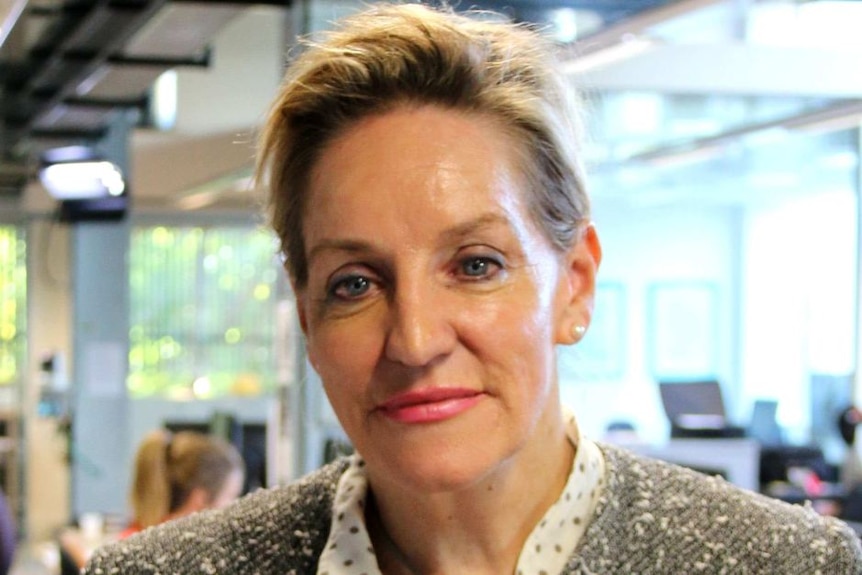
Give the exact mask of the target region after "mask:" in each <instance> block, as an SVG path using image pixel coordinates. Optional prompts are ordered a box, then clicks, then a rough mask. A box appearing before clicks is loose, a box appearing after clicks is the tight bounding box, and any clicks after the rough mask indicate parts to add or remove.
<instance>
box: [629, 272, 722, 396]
mask: <svg viewBox="0 0 862 575" xmlns="http://www.w3.org/2000/svg"><path fill="white" fill-rule="evenodd" d="M718 318H719V316H718V287H717V286H716V285H715V284H714V283H712V282H661V283H655V284H652V285H650V286H649V288H648V293H647V334H646V336H647V346H648V350H647V351H648V354H647V357H648V358H649V362H650V369H651V371H652V374H653V376H654V377H655V378H656V379H658V380H672V379H688V378H702V377H714V376H715V374H716V371H717V368H718V366H717V364H718Z"/></svg>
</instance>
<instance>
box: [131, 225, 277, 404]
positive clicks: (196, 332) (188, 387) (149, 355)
mask: <svg viewBox="0 0 862 575" xmlns="http://www.w3.org/2000/svg"><path fill="white" fill-rule="evenodd" d="M276 249H277V244H276V242H275V240H274V237H273V236H272V235H271V234H269V233H267V232H264V231H262V230H258V229H251V228H232V227H220V228H205V227H166V226H149V227H136V228H135V229H134V230H133V231H132V238H131V250H130V260H129V276H130V277H129V280H130V282H129V283H130V290H131V292H130V333H129V340H130V350H129V380H128V386H129V394H130V396H131V397H136V398H140V397H147V396H154V395H158V396H167V397H174V398H182V397H218V396H225V395H258V394H261V393H267V392H269V391H271V390H273V389H274V386H275V383H276V382H275V373H276V366H275V363H276V362H275V352H276V349H275V346H276V307H277V303H278V301H279V298H280V295H281V294H282V291H283V290H284V283H285V282H284V279H283V277H282V276H283V272H282V268H281V266H280V265H279V261H278V258H277V257H276Z"/></svg>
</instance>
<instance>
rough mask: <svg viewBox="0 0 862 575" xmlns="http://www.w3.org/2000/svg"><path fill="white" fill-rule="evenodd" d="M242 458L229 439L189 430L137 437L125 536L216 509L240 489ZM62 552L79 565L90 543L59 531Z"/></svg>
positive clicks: (224, 505) (121, 537) (77, 534)
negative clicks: (137, 442)
mask: <svg viewBox="0 0 862 575" xmlns="http://www.w3.org/2000/svg"><path fill="white" fill-rule="evenodd" d="M244 481H245V463H244V462H243V459H242V456H241V455H240V453H239V451H237V449H236V448H235V447H234V446H233V445H231V444H230V443H228V442H226V441H224V440H222V439H219V438H218V437H215V436H212V435H206V434H203V433H197V432H193V431H181V432H178V433H171V432H169V431H167V430H163V429H159V430H156V431H153V432H151V433H149V434H148V435H147V436H146V437H144V439H143V440H142V441H141V443H140V445H139V446H138V451H137V454H136V455H135V469H134V477H133V481H132V488H131V491H130V497H129V499H130V502H131V504H132V510H133V518H132V521H131V522H130V524H129V526H128V527H126V529H125V530H123V531H122V532H121V533H120V534H119V539H125V538H126V537H129V536H130V535H133V534H135V533H137V532H138V531H141V530H143V529H146V528H148V527H152V526H154V525H158V524H160V523H164V522H166V521H170V520H172V519H177V518H178V517H184V516H186V515H191V514H192V513H196V512H198V511H203V510H206V509H221V508H223V507H226V506H227V505H228V504H229V503H231V502H233V501H234V500H236V499H237V498H238V497H239V495H240V494H241V493H242V489H243V483H244ZM60 541H61V544H62V546H63V552H64V553H65V554H66V556H67V558H68V559H69V560H70V561H71V562H73V563H75V564H76V565H77V566H78V567H79V568H80V567H83V565H84V563H85V562H86V561H87V559H88V557H89V556H90V554H91V553H92V550H93V547H94V546H95V545H97V544H99V543H101V542H99V541H92V540H87V538H86V537H82V536H81V534H80V533H79V532H78V531H71V530H67V531H65V532H63V533H62V534H61V537H60Z"/></svg>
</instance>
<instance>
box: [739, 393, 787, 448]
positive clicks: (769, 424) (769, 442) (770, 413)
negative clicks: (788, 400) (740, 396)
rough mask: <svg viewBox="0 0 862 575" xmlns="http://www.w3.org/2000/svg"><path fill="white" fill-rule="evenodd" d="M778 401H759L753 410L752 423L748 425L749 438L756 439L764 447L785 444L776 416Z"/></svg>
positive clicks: (755, 403)
mask: <svg viewBox="0 0 862 575" xmlns="http://www.w3.org/2000/svg"><path fill="white" fill-rule="evenodd" d="M777 413H778V401H776V400H773V399H758V400H756V401H755V402H754V406H753V407H752V410H751V421H750V422H749V424H748V436H749V437H751V438H752V439H756V440H757V441H758V443H760V445H762V446H766V447H773V446H776V445H782V444H783V443H784V434H783V432H782V430H781V426H780V425H778V419H777V418H776V414H777Z"/></svg>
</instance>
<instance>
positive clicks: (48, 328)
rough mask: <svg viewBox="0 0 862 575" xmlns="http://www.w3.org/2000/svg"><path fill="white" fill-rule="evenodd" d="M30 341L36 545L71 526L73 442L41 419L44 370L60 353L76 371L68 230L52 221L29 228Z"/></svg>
mask: <svg viewBox="0 0 862 575" xmlns="http://www.w3.org/2000/svg"><path fill="white" fill-rule="evenodd" d="M27 241H28V250H27V260H28V261H27V270H28V299H29V315H28V336H29V342H30V343H29V355H30V362H29V364H30V369H29V370H28V373H27V378H28V380H27V385H26V393H25V397H24V405H23V412H24V418H25V436H26V438H27V441H26V448H25V465H26V468H25V469H26V487H25V494H26V520H27V521H26V525H24V526H23V527H24V531H25V533H27V535H28V536H29V537H30V538H31V539H33V540H43V539H48V538H49V537H51V536H53V534H54V533H55V532H56V529H57V527H59V526H61V525H64V524H66V523H67V522H68V520H69V505H70V504H69V496H70V493H69V467H68V463H67V454H68V448H69V446H68V440H67V436H66V435H65V434H64V433H63V432H62V431H61V429H60V421H59V420H57V419H55V418H46V417H39V416H38V415H37V412H36V410H37V403H38V399H39V384H40V381H41V373H40V371H39V365H40V363H41V361H42V360H43V359H44V358H45V357H46V356H48V355H51V354H56V353H61V354H62V355H63V356H64V357H65V358H66V361H67V365H66V368H67V369H66V373H65V374H63V375H65V376H66V377H68V375H69V374H68V369H69V368H70V367H71V366H70V365H69V364H68V362H69V361H71V357H72V355H71V351H72V349H71V347H72V344H71V325H70V322H71V296H70V287H71V285H70V278H69V274H70V267H69V257H70V252H69V230H68V228H67V227H65V226H61V225H58V224H56V223H53V222H51V221H49V220H47V219H34V220H32V221H31V223H30V225H29V227H28V236H27Z"/></svg>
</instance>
